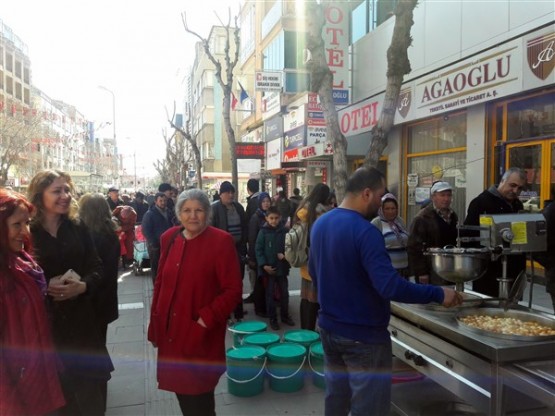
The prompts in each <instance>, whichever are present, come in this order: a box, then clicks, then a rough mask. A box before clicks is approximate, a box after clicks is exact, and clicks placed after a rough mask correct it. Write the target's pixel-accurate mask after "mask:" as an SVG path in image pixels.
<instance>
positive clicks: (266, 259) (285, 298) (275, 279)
mask: <svg viewBox="0 0 555 416" xmlns="http://www.w3.org/2000/svg"><path fill="white" fill-rule="evenodd" d="M280 222H281V215H280V213H279V210H278V209H277V208H276V207H270V208H268V211H267V213H266V224H264V226H263V227H262V228H261V229H260V231H259V232H258V237H257V238H256V247H255V248H256V262H257V264H258V267H259V268H260V274H261V276H262V277H265V276H267V278H268V286H267V287H266V310H267V313H268V317H269V318H270V326H271V327H272V329H273V330H276V331H277V330H279V324H278V320H277V312H276V303H275V300H274V293H275V288H276V285H277V286H278V287H279V291H280V293H281V296H280V311H281V322H283V323H284V324H287V325H290V326H294V325H295V322H294V321H293V319H291V316H290V315H289V288H288V281H287V276H288V275H289V268H290V266H289V263H287V260H285V255H284V252H285V234H286V233H287V231H286V230H285V228H284V227H283V225H281V223H280Z"/></svg>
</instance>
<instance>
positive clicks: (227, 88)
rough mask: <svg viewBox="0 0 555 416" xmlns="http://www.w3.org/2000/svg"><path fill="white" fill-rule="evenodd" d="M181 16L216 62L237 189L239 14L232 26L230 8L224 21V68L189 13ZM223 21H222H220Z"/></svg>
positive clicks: (210, 57) (211, 59) (207, 53)
mask: <svg viewBox="0 0 555 416" xmlns="http://www.w3.org/2000/svg"><path fill="white" fill-rule="evenodd" d="M181 18H182V20H183V26H184V27H185V31H186V32H187V33H190V34H192V35H193V36H195V37H196V38H198V39H199V40H200V42H201V44H202V47H203V49H204V52H205V53H206V56H207V57H208V59H210V61H211V62H212V64H214V69H215V74H214V75H215V77H216V80H217V81H218V84H220V87H222V91H223V96H224V97H223V114H222V116H223V119H224V126H225V131H226V134H227V139H228V142H229V151H230V154H231V181H232V183H233V186H235V189H239V174H238V171H237V154H236V152H235V130H234V129H233V126H232V125H231V118H230V110H231V89H232V86H233V70H234V69H235V67H236V66H237V62H238V61H239V47H240V40H239V27H238V26H237V16H235V18H234V22H235V24H234V26H233V27H231V10H228V22H227V24H226V25H224V24H223V23H222V26H223V27H224V28H225V29H226V34H227V36H226V41H225V48H224V65H225V68H223V66H222V63H221V62H220V61H218V60H217V59H216V58H215V57H214V54H213V53H212V51H211V50H210V44H209V43H208V39H206V38H203V37H202V36H200V35H199V34H198V33H196V32H194V31H193V30H191V29H189V26H188V25H187V15H186V13H185V12H183V13H182V14H181ZM220 23H221V22H220ZM232 36H233V41H234V44H235V51H234V53H233V56H232V52H231V37H232Z"/></svg>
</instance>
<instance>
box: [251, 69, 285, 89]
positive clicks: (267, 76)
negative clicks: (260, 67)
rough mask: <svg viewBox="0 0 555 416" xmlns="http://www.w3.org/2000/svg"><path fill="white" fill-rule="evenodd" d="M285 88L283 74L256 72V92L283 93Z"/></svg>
mask: <svg viewBox="0 0 555 416" xmlns="http://www.w3.org/2000/svg"><path fill="white" fill-rule="evenodd" d="M282 88H283V73H281V72H256V74H255V77H254V89H255V90H256V91H281V89H282Z"/></svg>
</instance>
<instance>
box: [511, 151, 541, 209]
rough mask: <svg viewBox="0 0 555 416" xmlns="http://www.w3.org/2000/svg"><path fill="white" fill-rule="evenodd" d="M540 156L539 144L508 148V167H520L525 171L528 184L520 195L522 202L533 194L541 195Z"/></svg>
mask: <svg viewBox="0 0 555 416" xmlns="http://www.w3.org/2000/svg"><path fill="white" fill-rule="evenodd" d="M541 158H542V146H541V145H540V144H536V145H532V146H521V147H512V148H510V149H509V167H512V168H513V167H514V168H521V169H524V170H525V171H526V176H527V183H528V186H527V189H526V190H524V191H523V192H522V194H521V195H520V199H521V200H522V201H523V202H527V201H528V200H529V199H530V198H531V197H533V196H539V195H541V179H542V175H541V173H542V171H541Z"/></svg>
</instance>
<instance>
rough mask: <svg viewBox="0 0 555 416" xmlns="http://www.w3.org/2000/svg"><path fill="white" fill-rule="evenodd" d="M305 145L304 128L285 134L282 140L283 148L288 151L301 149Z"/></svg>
mask: <svg viewBox="0 0 555 416" xmlns="http://www.w3.org/2000/svg"><path fill="white" fill-rule="evenodd" d="M305 143H306V140H305V129H304V126H300V127H297V128H296V129H293V130H291V131H288V132H287V133H285V137H284V138H283V148H284V149H285V150H290V149H293V148H296V147H302V146H304V145H305Z"/></svg>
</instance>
